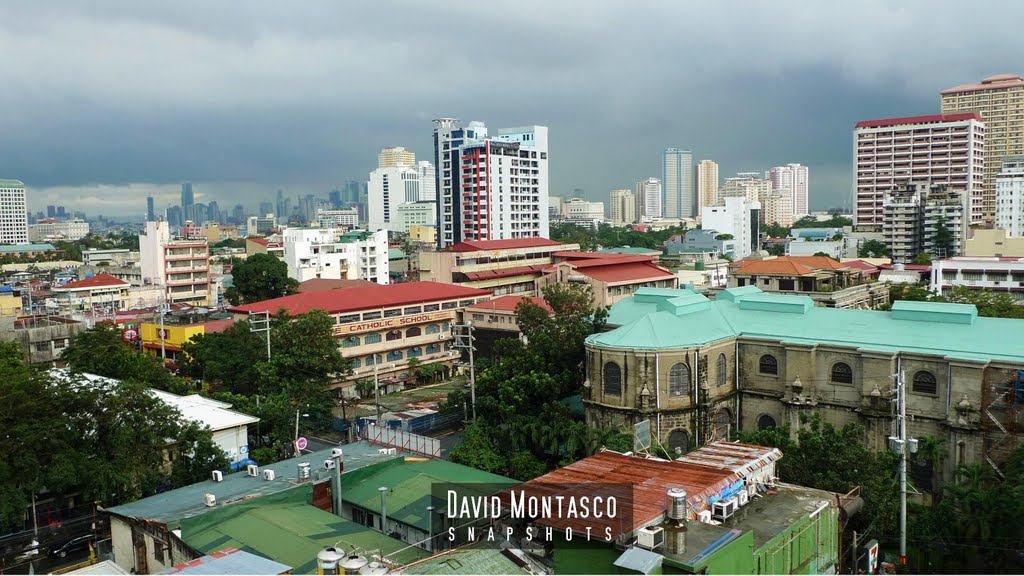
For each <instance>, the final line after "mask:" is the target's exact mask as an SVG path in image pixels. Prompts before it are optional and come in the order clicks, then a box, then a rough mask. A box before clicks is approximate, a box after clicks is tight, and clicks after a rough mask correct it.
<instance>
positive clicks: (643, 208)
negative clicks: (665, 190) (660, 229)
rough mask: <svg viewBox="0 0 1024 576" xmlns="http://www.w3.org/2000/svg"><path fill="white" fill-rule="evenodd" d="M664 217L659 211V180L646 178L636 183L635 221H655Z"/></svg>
mask: <svg viewBox="0 0 1024 576" xmlns="http://www.w3.org/2000/svg"><path fill="white" fill-rule="evenodd" d="M662 216H664V213H663V212H662V211H661V180H658V179H657V178H648V179H646V180H641V181H639V182H637V183H636V218H637V220H646V221H650V220H657V219H659V218H661V217H662Z"/></svg>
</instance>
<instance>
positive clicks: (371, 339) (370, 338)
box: [363, 334, 380, 344]
mask: <svg viewBox="0 0 1024 576" xmlns="http://www.w3.org/2000/svg"><path fill="white" fill-rule="evenodd" d="M379 342H380V334H367V335H366V337H365V338H363V344H377V343H379Z"/></svg>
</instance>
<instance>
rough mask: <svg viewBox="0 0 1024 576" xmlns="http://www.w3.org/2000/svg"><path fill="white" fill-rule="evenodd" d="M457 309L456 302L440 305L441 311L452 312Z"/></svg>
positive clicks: (457, 304)
mask: <svg viewBox="0 0 1024 576" xmlns="http://www.w3.org/2000/svg"><path fill="white" fill-rule="evenodd" d="M458 307H459V303H458V302H445V303H443V304H441V309H442V310H454V309H456V308H458Z"/></svg>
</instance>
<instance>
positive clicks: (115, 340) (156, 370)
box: [61, 322, 188, 394]
mask: <svg viewBox="0 0 1024 576" xmlns="http://www.w3.org/2000/svg"><path fill="white" fill-rule="evenodd" d="M61 359H62V360H64V361H65V362H67V363H68V368H70V369H71V370H72V371H75V372H85V373H89V374H96V375H98V376H106V377H107V378H116V379H118V380H127V381H132V382H142V383H144V384H146V385H147V386H152V387H153V388H159V389H161V390H167V391H169V392H174V393H176V394H181V393H187V392H188V386H187V384H186V383H185V382H184V381H183V380H182V379H180V378H176V377H174V376H172V375H171V373H170V372H168V371H167V368H165V367H164V365H163V362H162V361H161V359H159V358H156V357H154V356H149V355H147V354H144V353H143V352H141V351H139V350H136V349H134V348H132V347H130V346H129V345H128V344H126V343H125V342H124V341H123V340H122V339H121V330H120V329H119V328H118V327H117V325H115V324H112V323H108V322H101V323H98V324H96V325H95V326H94V327H93V328H91V329H89V330H86V331H84V332H79V333H78V334H76V335H75V336H74V337H73V338H72V339H71V343H70V344H69V345H68V347H67V348H65V349H64V353H63V354H62V355H61Z"/></svg>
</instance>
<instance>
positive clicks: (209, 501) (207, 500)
mask: <svg viewBox="0 0 1024 576" xmlns="http://www.w3.org/2000/svg"><path fill="white" fill-rule="evenodd" d="M203 504H206V505H207V506H209V507H211V508H212V507H213V506H216V505H217V497H216V496H214V495H213V494H210V493H209V492H207V493H206V494H203Z"/></svg>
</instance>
